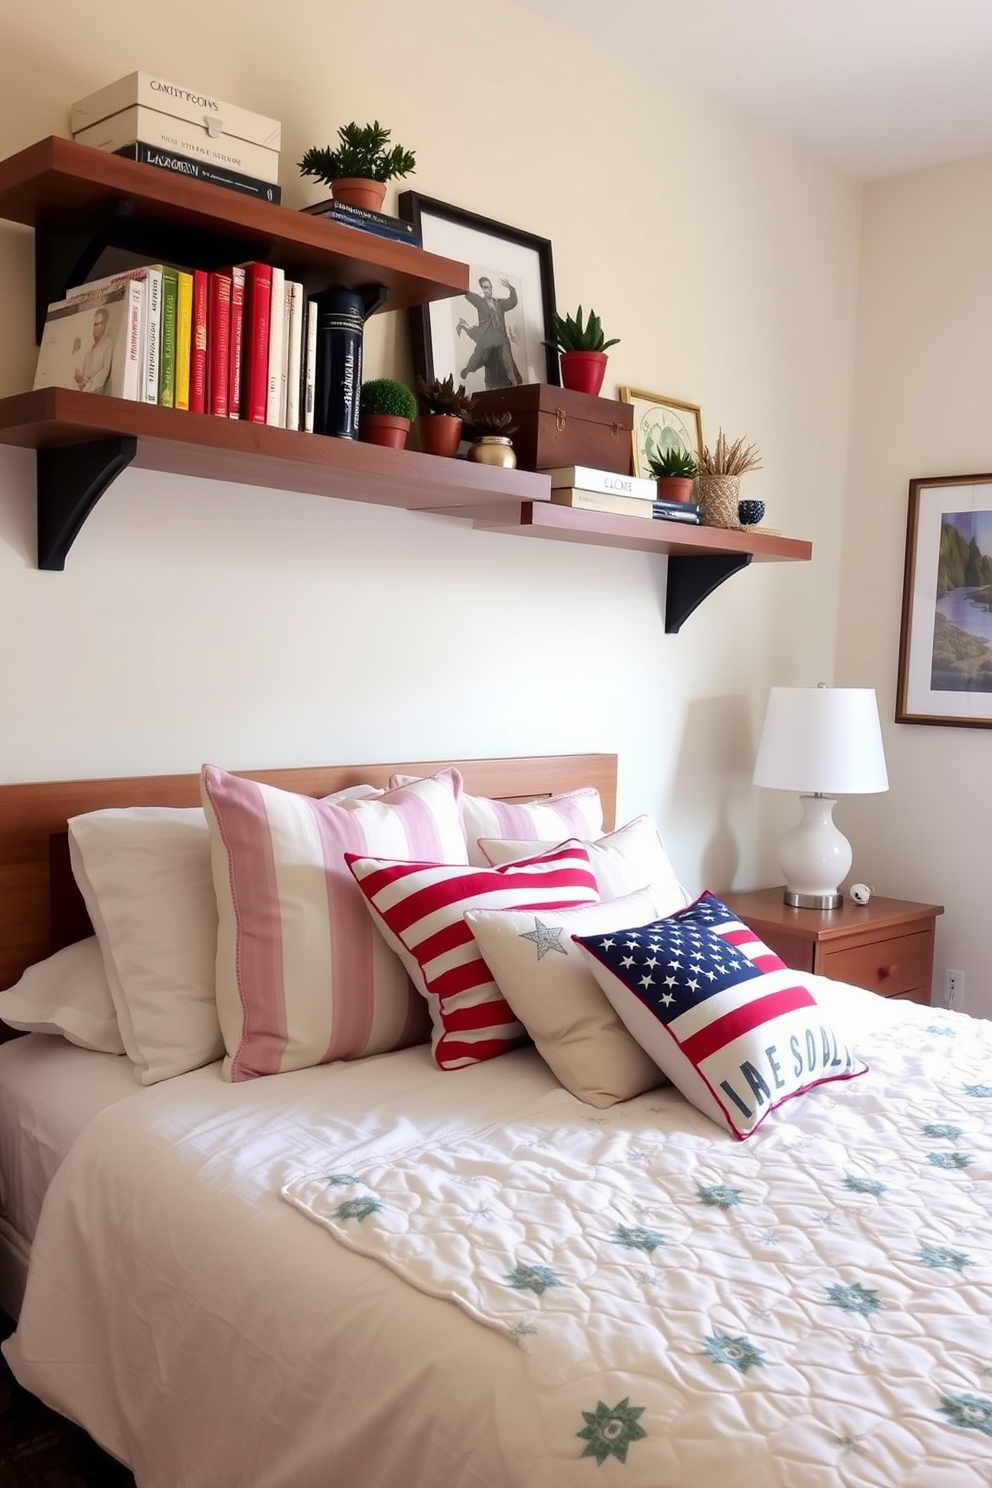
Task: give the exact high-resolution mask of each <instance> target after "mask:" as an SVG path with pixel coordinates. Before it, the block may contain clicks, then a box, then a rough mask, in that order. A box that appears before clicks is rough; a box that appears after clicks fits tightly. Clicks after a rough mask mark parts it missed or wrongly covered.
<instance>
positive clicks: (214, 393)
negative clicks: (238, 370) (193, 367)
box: [207, 270, 231, 418]
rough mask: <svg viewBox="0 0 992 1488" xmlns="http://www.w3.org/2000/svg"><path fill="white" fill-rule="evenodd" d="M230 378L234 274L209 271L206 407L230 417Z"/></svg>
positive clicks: (211, 411)
mask: <svg viewBox="0 0 992 1488" xmlns="http://www.w3.org/2000/svg"><path fill="white" fill-rule="evenodd" d="M230 378H231V276H230V274H223V273H221V272H220V271H219V270H213V271H212V272H211V274H210V283H209V294H208V306H207V411H208V412H209V413H212V414H214V415H215V416H216V417H217V418H227V409H228V399H229V389H230Z"/></svg>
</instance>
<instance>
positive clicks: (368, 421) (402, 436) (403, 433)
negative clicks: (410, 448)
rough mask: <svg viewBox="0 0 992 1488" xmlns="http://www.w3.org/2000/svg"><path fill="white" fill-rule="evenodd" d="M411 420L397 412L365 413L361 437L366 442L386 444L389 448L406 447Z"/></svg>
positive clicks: (360, 431)
mask: <svg viewBox="0 0 992 1488" xmlns="http://www.w3.org/2000/svg"><path fill="white" fill-rule="evenodd" d="M409 432H410V420H409V419H405V418H400V417H399V416H398V415H397V414H395V413H363V414H362V421H361V424H360V425H359V438H360V439H363V440H364V441H365V443H366V444H384V445H386V446H387V447H388V448H389V449H406V437H407V435H408V434H409Z"/></svg>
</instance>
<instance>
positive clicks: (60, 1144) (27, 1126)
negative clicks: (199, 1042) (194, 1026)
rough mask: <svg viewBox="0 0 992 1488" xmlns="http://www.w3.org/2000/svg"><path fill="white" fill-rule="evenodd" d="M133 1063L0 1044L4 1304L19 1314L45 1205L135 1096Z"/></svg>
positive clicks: (64, 1047)
mask: <svg viewBox="0 0 992 1488" xmlns="http://www.w3.org/2000/svg"><path fill="white" fill-rule="evenodd" d="M138 1093H139V1091H138V1086H137V1085H136V1083H135V1079H134V1075H133V1073H132V1070H131V1065H130V1063H129V1062H128V1060H126V1059H124V1058H123V1057H118V1056H116V1055H113V1054H94V1053H92V1052H90V1051H89V1050H86V1049H79V1048H77V1047H76V1046H75V1045H73V1044H70V1043H67V1042H66V1041H65V1039H61V1038H55V1037H51V1036H49V1035H47V1034H40V1033H29V1034H25V1036H24V1037H23V1038H15V1039H9V1040H8V1041H7V1042H6V1043H4V1044H0V1307H2V1308H3V1309H4V1311H6V1312H8V1313H9V1314H10V1315H11V1316H15V1317H16V1315H17V1312H18V1310H19V1307H20V1300H21V1295H22V1294H23V1288H24V1279H25V1275H26V1269H27V1259H28V1255H29V1252H30V1245H31V1241H32V1239H33V1238H34V1233H35V1229H36V1228H37V1224H38V1216H39V1214H40V1213H41V1204H42V1200H43V1199H44V1197H45V1194H46V1192H47V1190H48V1185H49V1184H50V1183H51V1181H52V1178H53V1177H54V1175H55V1173H56V1171H57V1170H58V1168H59V1166H60V1164H61V1162H62V1160H63V1158H64V1157H65V1155H66V1153H67V1152H68V1151H69V1148H70V1147H71V1146H72V1144H73V1142H74V1141H75V1140H76V1137H77V1136H78V1135H79V1133H80V1132H81V1131H82V1130H83V1128H84V1126H86V1124H87V1123H88V1122H89V1121H90V1120H92V1118H93V1117H94V1116H96V1115H97V1114H98V1113H99V1112H100V1111H102V1110H104V1109H105V1108H106V1107H107V1106H110V1105H113V1104H115V1103H116V1102H117V1101H120V1100H125V1099H127V1098H128V1097H129V1096H132V1095H135V1094H138Z"/></svg>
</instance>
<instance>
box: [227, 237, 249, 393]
mask: <svg viewBox="0 0 992 1488" xmlns="http://www.w3.org/2000/svg"><path fill="white" fill-rule="evenodd" d="M224 272H225V273H230V275H231V376H230V381H229V383H228V399H227V416H228V418H235V419H236V418H240V417H241V386H242V379H243V371H242V368H243V365H244V326H245V268H244V264H235V265H234V267H233V268H232V269H230V270H227V269H225V271H224Z"/></svg>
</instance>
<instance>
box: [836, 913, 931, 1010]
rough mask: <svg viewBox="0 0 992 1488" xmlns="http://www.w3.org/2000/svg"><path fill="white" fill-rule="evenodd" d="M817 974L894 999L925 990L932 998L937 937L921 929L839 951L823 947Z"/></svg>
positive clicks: (839, 949)
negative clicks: (934, 952)
mask: <svg viewBox="0 0 992 1488" xmlns="http://www.w3.org/2000/svg"><path fill="white" fill-rule="evenodd" d="M816 969H817V971H818V972H820V973H821V975H823V976H828V977H834V978H835V979H836V980H837V981H839V982H853V983H854V985H855V986H856V987H866V988H867V989H868V991H869V992H879V993H881V995H882V996H883V997H893V996H898V995H899V994H902V993H906V992H914V991H917V990H918V989H920V988H923V989H925V990H926V992H927V996H928V997H929V988H930V979H931V977H932V975H933V935H932V933H931V932H930V931H929V930H920V931H917V932H916V933H915V934H913V935H894V936H891V937H890V938H889V939H888V940H876V941H870V942H868V944H867V945H852V946H847V947H844V948H841V947H838V948H837V949H836V950H833V949H831V948H830V947H829V946H822V947H821V948H820V955H819V957H818V958H817V967H816Z"/></svg>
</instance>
